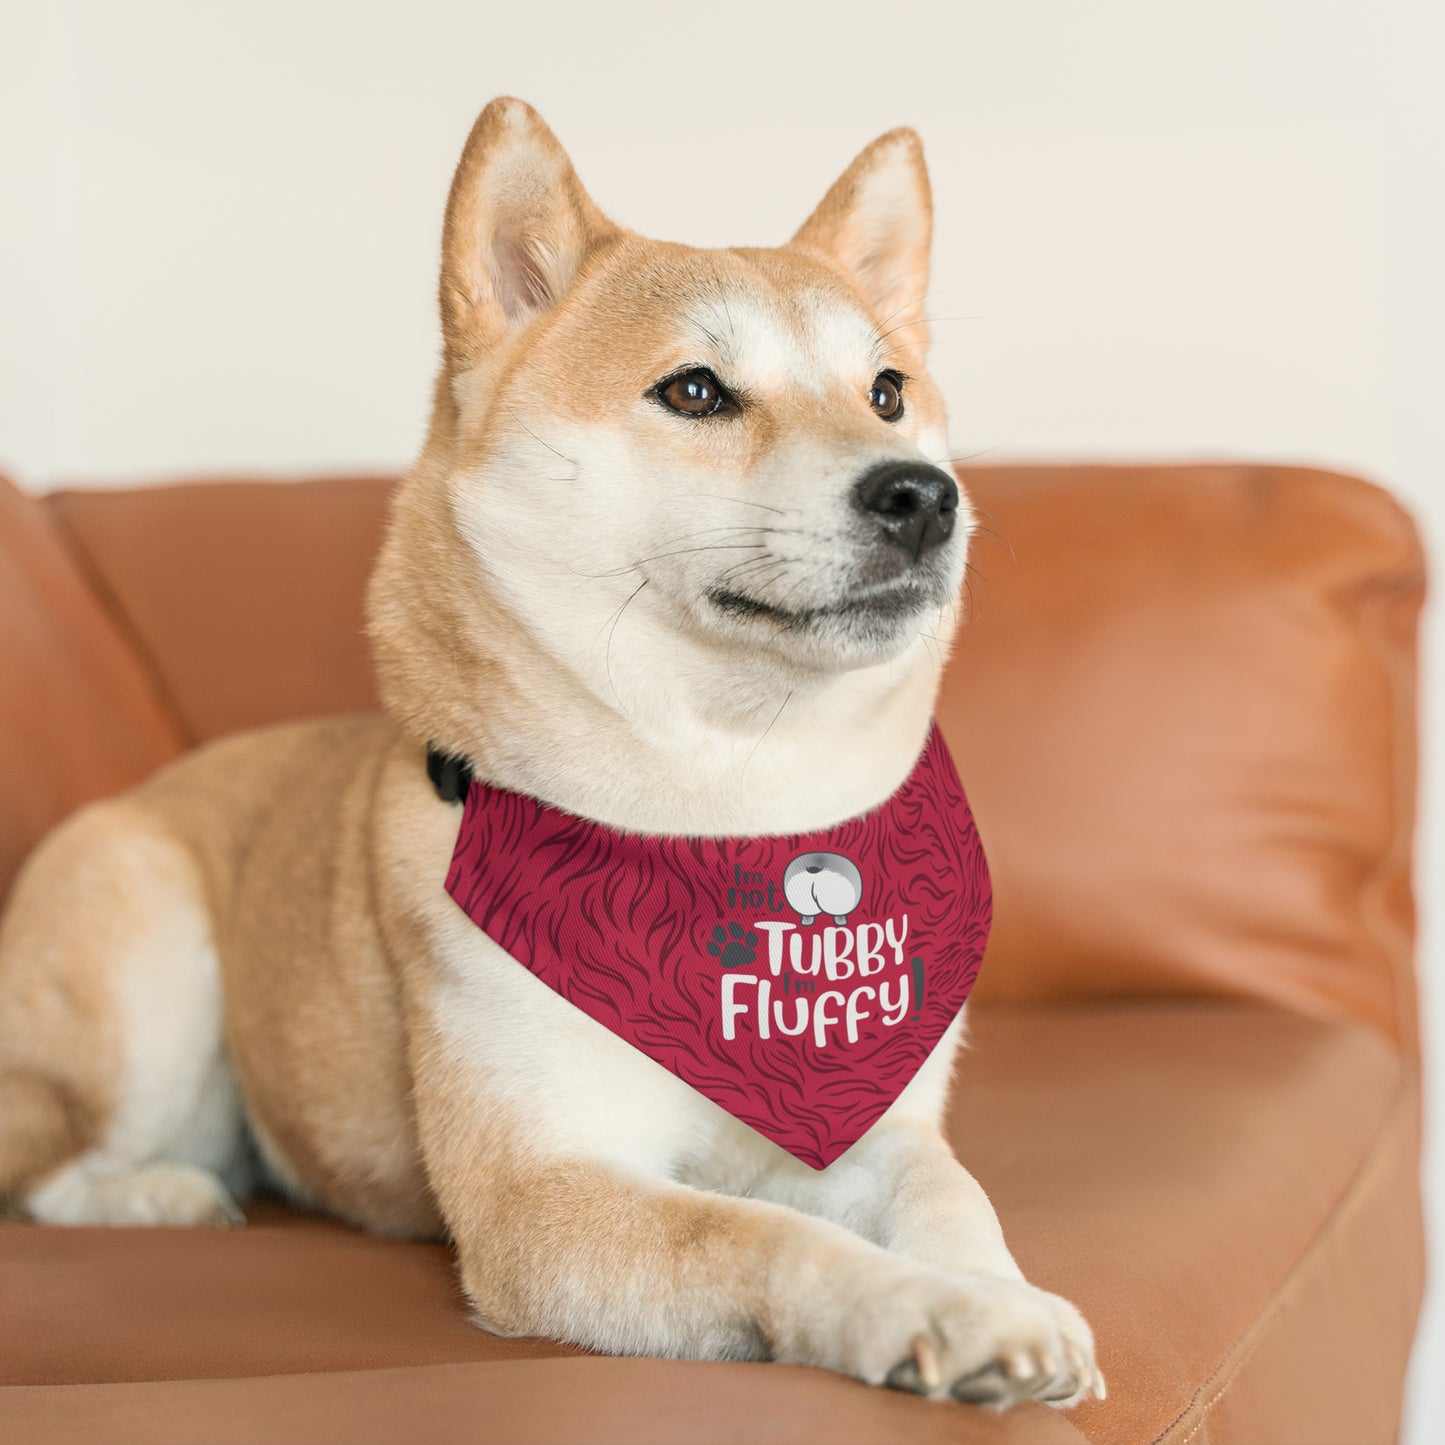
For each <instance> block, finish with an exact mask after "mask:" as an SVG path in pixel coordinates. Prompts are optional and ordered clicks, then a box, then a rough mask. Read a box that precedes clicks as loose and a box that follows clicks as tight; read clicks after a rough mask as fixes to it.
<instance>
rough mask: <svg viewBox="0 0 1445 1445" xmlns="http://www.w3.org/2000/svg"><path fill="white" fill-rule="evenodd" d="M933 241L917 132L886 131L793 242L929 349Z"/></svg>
mask: <svg viewBox="0 0 1445 1445" xmlns="http://www.w3.org/2000/svg"><path fill="white" fill-rule="evenodd" d="M932 238H933V195H932V192H931V191H930V190H929V186H928V169H927V167H926V166H925V165H924V163H923V143H922V142H921V141H920V140H919V139H918V134H917V132H916V131H912V130H909V129H907V128H904V129H902V130H890V131H889V132H888V133H887V134H886V135H881V136H879V137H878V139H877V140H875V141H874V142H873V144H872V145H870V146H868V147H867V148H866V149H865V150H863V151H862V152H860V153H859V155H858V156H857V157H856V158H855V159H854V161H853V164H852V165H850V166H849V167H848V169H847V170H846V171H844V172H843V174H842V175H841V176H839V177H838V179H837V180H836V181H834V182H833V187H832V189H831V190H830V191H829V192H828V194H827V195H826V196H824V197H823V200H822V202H821V203H820V204H819V206H818V209H817V210H816V211H814V212H813V214H812V215H811V216H809V217H808V219H807V220H806V221H805V222H804V223H803V225H802V228H801V229H800V230H799V231H798V234H797V235H796V236H794V237H793V241H792V244H793V245H795V246H801V247H804V248H805V249H807V250H809V251H816V252H818V253H820V254H821V255H824V256H826V257H828V258H829V259H830V260H832V261H835V262H837V264H838V265H840V266H842V267H843V269H844V270H845V271H847V272H848V273H849V274H850V275H851V276H852V277H853V280H854V282H855V283H856V285H857V287H858V289H859V290H860V291H861V292H862V293H863V297H864V299H865V300H866V301H867V302H868V304H869V306H871V307H872V308H873V314H874V316H875V317H876V318H877V320H878V321H879V323H880V324H881V325H884V326H885V327H886V328H888V329H891V328H893V327H898V326H902V327H905V328H907V330H908V333H909V336H908V339H910V340H911V341H912V342H913V344H914V345H915V346H916V347H917V348H918V349H919V350H920V351H922V350H924V349H926V348H927V346H928V330H927V327H926V326H925V324H924V321H923V298H924V293H925V292H926V291H927V290H928V250H929V245H930V243H931V241H932Z"/></svg>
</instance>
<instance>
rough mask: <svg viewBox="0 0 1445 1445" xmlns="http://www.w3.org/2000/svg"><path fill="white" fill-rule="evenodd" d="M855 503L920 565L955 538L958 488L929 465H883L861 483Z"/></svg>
mask: <svg viewBox="0 0 1445 1445" xmlns="http://www.w3.org/2000/svg"><path fill="white" fill-rule="evenodd" d="M853 501H854V504H855V505H856V506H857V507H858V509H859V510H860V511H862V512H865V513H867V514H868V516H870V517H872V518H873V520H874V521H876V522H877V523H878V525H879V526H880V527H881V528H882V529H883V535H884V536H885V537H887V538H888V540H889V541H890V542H894V543H896V544H897V545H898V546H899V547H902V548H903V550H904V551H905V552H907V553H908V555H909V556H910V557H912V558H913V560H914V561H915V562H916V561H918V559H919V558H920V557H922V556H923V554H924V553H925V552H929V551H932V549H933V548H935V547H937V546H939V545H940V544H942V543H944V542H946V541H947V540H948V539H949V538H950V537H951V536H952V535H953V523H954V519H955V518H956V517H957V516H958V483H957V482H955V481H954V480H953V478H952V477H951V476H949V474H948V473H947V472H945V471H943V470H941V469H940V468H939V467H932V466H929V465H928V463H927V462H907V461H899V462H879V463H878V465H877V466H876V467H869V468H868V470H867V471H866V472H864V473H863V475H862V476H861V477H859V478H858V484H857V486H856V487H854V489H853Z"/></svg>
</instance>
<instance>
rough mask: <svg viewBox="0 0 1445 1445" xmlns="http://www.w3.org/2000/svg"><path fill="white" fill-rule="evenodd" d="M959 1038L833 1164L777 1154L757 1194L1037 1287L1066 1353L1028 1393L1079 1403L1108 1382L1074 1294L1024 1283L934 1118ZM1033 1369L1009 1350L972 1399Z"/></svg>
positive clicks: (929, 1259)
mask: <svg viewBox="0 0 1445 1445" xmlns="http://www.w3.org/2000/svg"><path fill="white" fill-rule="evenodd" d="M957 1036H958V1028H957V1027H955V1029H952V1030H950V1031H949V1034H948V1036H946V1038H945V1039H944V1041H943V1042H942V1043H941V1044H940V1045H939V1047H938V1049H936V1050H935V1053H934V1056H933V1057H932V1058H931V1059H930V1060H929V1061H928V1062H927V1064H925V1066H924V1068H923V1070H921V1071H920V1072H919V1074H918V1075H917V1076H916V1078H915V1079H914V1081H913V1083H912V1084H910V1086H909V1088H908V1089H907V1090H906V1091H905V1093H904V1095H903V1096H902V1097H901V1098H900V1099H899V1100H898V1102H897V1103H896V1104H895V1105H894V1107H893V1109H891V1110H890V1111H889V1113H888V1114H886V1115H885V1116H884V1118H883V1119H882V1120H880V1122H879V1123H878V1124H876V1125H875V1126H874V1127H873V1128H872V1129H870V1130H869V1131H868V1133H867V1134H865V1135H864V1136H863V1138H862V1139H860V1140H859V1141H858V1142H857V1143H856V1144H855V1145H854V1146H853V1147H852V1148H851V1149H849V1150H848V1152H847V1153H846V1154H844V1155H842V1157H841V1158H839V1159H837V1160H835V1161H834V1162H833V1163H832V1164H831V1165H829V1167H828V1168H827V1169H825V1170H822V1171H815V1170H812V1169H809V1168H807V1167H806V1166H805V1165H803V1164H800V1163H799V1162H798V1161H797V1160H794V1159H784V1160H779V1161H778V1162H777V1163H775V1165H774V1167H773V1168H771V1169H770V1170H768V1171H767V1172H766V1173H765V1174H764V1176H763V1177H762V1178H761V1179H760V1180H759V1181H758V1182H757V1183H756V1185H755V1186H754V1191H753V1192H754V1193H755V1194H756V1195H757V1196H758V1197H760V1198H764V1199H769V1200H773V1201H775V1202H777V1203H782V1204H786V1205H788V1206H791V1207H792V1208H795V1209H799V1210H803V1211H805V1212H807V1213H809V1214H816V1215H818V1216H819V1217H820V1218H823V1219H827V1220H830V1221H832V1222H833V1223H836V1224H840V1225H842V1226H844V1227H845V1228H847V1229H849V1230H851V1231H853V1232H854V1233H855V1234H858V1235H860V1236H862V1237H863V1238H864V1239H867V1240H870V1241H871V1242H873V1243H874V1244H877V1245H879V1246H881V1247H882V1248H884V1249H886V1250H888V1251H890V1252H891V1253H893V1254H897V1255H899V1256H901V1257H903V1258H906V1259H910V1260H916V1261H917V1262H918V1263H920V1264H923V1265H926V1266H929V1267H931V1268H933V1269H937V1270H940V1271H942V1272H944V1273H946V1274H950V1275H954V1276H956V1277H960V1278H967V1277H971V1276H973V1275H976V1274H985V1275H993V1276H996V1277H997V1278H999V1279H1004V1280H1010V1281H1013V1282H1014V1283H1016V1284H1017V1285H1018V1286H1019V1287H1020V1288H1023V1289H1027V1290H1030V1291H1031V1292H1032V1293H1033V1294H1035V1295H1036V1296H1037V1297H1038V1298H1039V1299H1040V1300H1041V1301H1042V1302H1043V1304H1044V1307H1045V1308H1047V1309H1048V1310H1049V1311H1051V1312H1052V1314H1053V1316H1054V1318H1055V1320H1056V1322H1057V1327H1058V1335H1059V1341H1060V1344H1061V1346H1062V1354H1061V1355H1060V1356H1058V1357H1056V1358H1055V1360H1054V1361H1053V1363H1054V1365H1055V1366H1057V1368H1056V1369H1054V1370H1053V1372H1052V1378H1051V1380H1050V1381H1049V1383H1048V1385H1047V1387H1046V1388H1034V1389H1031V1390H1029V1391H1028V1393H1030V1394H1033V1395H1036V1396H1037V1397H1039V1398H1041V1399H1045V1400H1048V1401H1050V1402H1051V1403H1058V1404H1072V1403H1074V1402H1075V1401H1077V1400H1079V1399H1081V1398H1083V1397H1084V1396H1085V1395H1087V1394H1089V1393H1093V1394H1096V1395H1098V1396H1100V1397H1101V1398H1102V1396H1103V1394H1104V1379H1103V1375H1102V1373H1101V1372H1100V1371H1099V1368H1098V1366H1097V1364H1096V1363H1095V1360H1094V1344H1093V1336H1092V1334H1091V1332H1090V1330H1089V1326H1088V1324H1087V1323H1086V1322H1085V1321H1084V1319H1083V1317H1082V1316H1081V1315H1080V1314H1079V1312H1078V1310H1077V1309H1075V1308H1074V1306H1073V1305H1072V1304H1070V1303H1069V1302H1068V1301H1067V1300H1065V1299H1062V1298H1060V1297H1059V1296H1058V1295H1053V1294H1049V1293H1047V1292H1045V1291H1043V1290H1039V1289H1035V1288H1034V1287H1033V1286H1031V1285H1029V1284H1027V1283H1026V1282H1025V1281H1024V1276H1023V1272H1022V1271H1021V1270H1020V1269H1019V1267H1018V1265H1017V1263H1015V1261H1014V1257H1013V1255H1012V1254H1011V1253H1010V1252H1009V1248H1008V1245H1007V1244H1006V1243H1005V1242H1004V1236H1003V1229H1002V1228H1001V1227H1000V1225H999V1220H998V1215H997V1214H996V1213H995V1212H994V1208H993V1205H992V1203H991V1202H990V1201H989V1198H988V1195H987V1194H985V1193H984V1190H983V1187H982V1186H981V1185H980V1184H979V1183H978V1181H977V1180H976V1179H974V1177H973V1176H972V1175H971V1174H970V1173H969V1172H968V1171H967V1170H966V1169H965V1168H964V1167H963V1166H962V1165H961V1164H960V1163H959V1162H958V1160H957V1159H956V1158H954V1156H953V1153H952V1151H951V1150H950V1149H949V1147H948V1144H947V1142H946V1141H945V1140H944V1138H943V1137H942V1135H941V1133H940V1132H939V1129H938V1127H937V1125H936V1124H935V1123H933V1122H932V1121H933V1120H935V1119H937V1118H938V1117H939V1116H940V1115H941V1114H942V1112H943V1104H944V1096H945V1093H946V1089H947V1082H948V1073H949V1068H948V1065H949V1061H950V1060H951V1057H952V1055H953V1052H954V1048H955V1046H956V1041H957ZM1029 1369H1030V1362H1029V1361H1028V1360H1027V1359H1022V1358H1021V1359H1013V1358H1010V1356H1009V1355H1008V1353H1007V1352H1002V1353H1001V1354H1000V1356H999V1358H998V1360H997V1368H995V1369H993V1370H990V1371H989V1372H987V1373H985V1374H984V1375H983V1376H982V1377H981V1378H980V1380H979V1381H978V1382H977V1383H976V1385H975V1387H974V1390H973V1393H972V1394H971V1396H970V1398H976V1399H979V1400H996V1401H999V1402H1006V1401H1008V1400H1010V1399H1015V1398H1018V1397H1019V1389H1020V1386H1021V1382H1026V1381H1027V1380H1028V1372H1029Z"/></svg>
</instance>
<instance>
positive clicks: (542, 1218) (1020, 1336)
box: [418, 1055, 1087, 1401]
mask: <svg viewBox="0 0 1445 1445" xmlns="http://www.w3.org/2000/svg"><path fill="white" fill-rule="evenodd" d="M418 1083H419V1089H418V1106H419V1122H420V1126H421V1135H422V1141H423V1148H424V1150H425V1153H426V1158H427V1166H428V1172H429V1175H430V1177H431V1179H432V1182H433V1185H434V1187H435V1188H436V1191H437V1194H438V1198H439V1200H440V1203H441V1206H442V1211H443V1214H444V1216H445V1218H446V1221H447V1224H448V1226H449V1228H450V1230H451V1233H452V1235H453V1237H454V1239H455V1240H456V1244H457V1249H458V1252H459V1256H460V1264H461V1273H462V1280H463V1283H464V1285H465V1287H466V1290H467V1293H468V1295H469V1297H470V1299H471V1301H472V1303H473V1305H474V1307H475V1311H476V1317H477V1319H478V1321H479V1322H480V1323H482V1324H484V1325H485V1326H486V1327H487V1328H489V1329H492V1330H494V1331H496V1332H498V1333H504V1334H543V1335H550V1336H552V1337H554V1338H559V1339H563V1340H569V1341H572V1342H575V1343H578V1344H581V1345H585V1346H587V1347H588V1348H591V1349H596V1350H603V1351H609V1352H614V1353H634V1354H653V1355H664V1356H684V1357H693V1358H703V1359H761V1358H772V1359H777V1360H783V1361H789V1362H794V1363H802V1364H810V1365H816V1366H821V1367H823V1368H827V1369H832V1370H836V1371H839V1372H841V1373H844V1374H848V1375H852V1376H855V1377H857V1378H858V1379H861V1380H866V1381H869V1382H871V1383H874V1384H883V1383H888V1384H892V1385H895V1386H897V1387H899V1388H903V1389H908V1390H913V1391H916V1392H918V1393H926V1394H932V1395H937V1396H943V1395H947V1394H949V1393H953V1394H954V1395H956V1396H958V1397H959V1398H963V1399H976V1400H983V1399H990V1400H997V1401H1001V1400H1003V1399H1005V1398H1007V1399H1019V1398H1025V1397H1032V1396H1039V1397H1044V1396H1048V1395H1050V1394H1062V1393H1063V1385H1064V1383H1066V1382H1067V1379H1068V1372H1069V1365H1068V1359H1069V1356H1068V1348H1069V1346H1068V1344H1067V1340H1068V1339H1069V1335H1068V1333H1067V1328H1068V1327H1070V1326H1071V1321H1070V1320H1069V1319H1068V1317H1067V1316H1066V1315H1065V1314H1063V1313H1062V1312H1061V1311H1060V1310H1059V1309H1058V1308H1057V1307H1056V1306H1055V1304H1054V1302H1053V1301H1052V1299H1051V1297H1049V1296H1047V1295H1044V1294H1043V1293H1042V1292H1041V1291H1038V1290H1034V1289H1032V1288H1030V1287H1029V1286H1028V1285H1026V1284H1024V1283H1022V1282H1021V1281H1019V1280H1016V1279H1005V1278H1002V1277H1000V1276H999V1275H997V1274H995V1273H984V1272H975V1273H966V1274H947V1273H945V1272H943V1271H942V1270H939V1269H935V1268H933V1267H931V1266H929V1265H926V1264H922V1263H919V1262H917V1261H915V1260H910V1259H905V1258H903V1257H901V1256H900V1255H897V1254H892V1253H889V1252H888V1251H887V1250H884V1249H882V1248H880V1247H879V1246H877V1245H876V1244H872V1243H870V1242H868V1241H866V1240H864V1239H861V1238H859V1237H858V1235H856V1234H854V1233H852V1232H850V1231H849V1230H847V1229H845V1228H843V1227H841V1226H840V1225H838V1224H835V1223H832V1222H830V1221H827V1220H823V1219H818V1218H813V1217H810V1216H808V1215H806V1214H803V1213H801V1212H799V1211H797V1210H795V1209H790V1208H787V1207H785V1206H783V1205H779V1204H776V1203H772V1202H768V1201H764V1200H758V1199H745V1198H737V1197H733V1196H729V1195H725V1194H714V1193H709V1192H706V1191H703V1190H699V1189H693V1188H690V1187H687V1186H685V1185H681V1184H678V1183H675V1182H672V1181H671V1180H668V1179H664V1178H659V1177H656V1175H650V1174H649V1173H647V1172H645V1171H644V1169H643V1168H642V1167H641V1166H638V1167H629V1166H625V1165H623V1164H618V1163H608V1162H604V1161H601V1160H598V1159H596V1158H590V1159H589V1158H582V1157H569V1156H568V1155H567V1154H566V1153H562V1152H558V1151H557V1150H556V1149H555V1147H554V1146H553V1144H552V1143H551V1142H550V1140H549V1138H548V1136H547V1134H546V1133H545V1132H544V1131H543V1130H540V1129H538V1127H537V1126H536V1123H535V1120H534V1122H533V1123H532V1124H531V1125H528V1124H527V1123H526V1122H525V1120H526V1119H528V1118H529V1117H531V1116H530V1115H528V1114H527V1112H526V1110H525V1109H524V1108H522V1107H519V1106H515V1105H513V1104H511V1103H509V1102H508V1101H507V1100H506V1099H505V1098H504V1097H499V1096H498V1094H497V1092H496V1091H495V1089H493V1090H491V1091H490V1092H488V1090H487V1089H486V1088H485V1086H477V1087H468V1083H469V1081H468V1080H467V1079H466V1078H465V1077H464V1075H463V1073H462V1071H461V1070H459V1069H453V1068H447V1067H445V1066H438V1062H437V1061H436V1059H435V1056H434V1055H433V1058H432V1061H431V1068H429V1069H428V1070H426V1071H425V1072H424V1075H423V1076H422V1077H419V1080H418ZM587 1110H588V1102H587V1101H586V1100H585V1099H584V1100H582V1101H581V1102H580V1104H579V1106H578V1108H577V1110H576V1111H574V1119H573V1120H572V1121H569V1122H572V1123H575V1122H576V1120H575V1114H576V1113H586V1112H587ZM592 1123H593V1121H592V1120H590V1119H588V1120H584V1121H583V1124H582V1129H581V1131H580V1132H585V1130H587V1129H589V1128H591V1127H592ZM601 1129H605V1122H603V1123H601V1124H600V1125H599V1132H600V1131H601ZM1085 1333H1087V1332H1085ZM1000 1371H1004V1372H1006V1373H1005V1374H1004V1376H1003V1378H1004V1379H1005V1382H1006V1393H1001V1392H999V1391H998V1390H997V1389H996V1388H995V1378H996V1375H998V1373H999V1372H1000Z"/></svg>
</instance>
